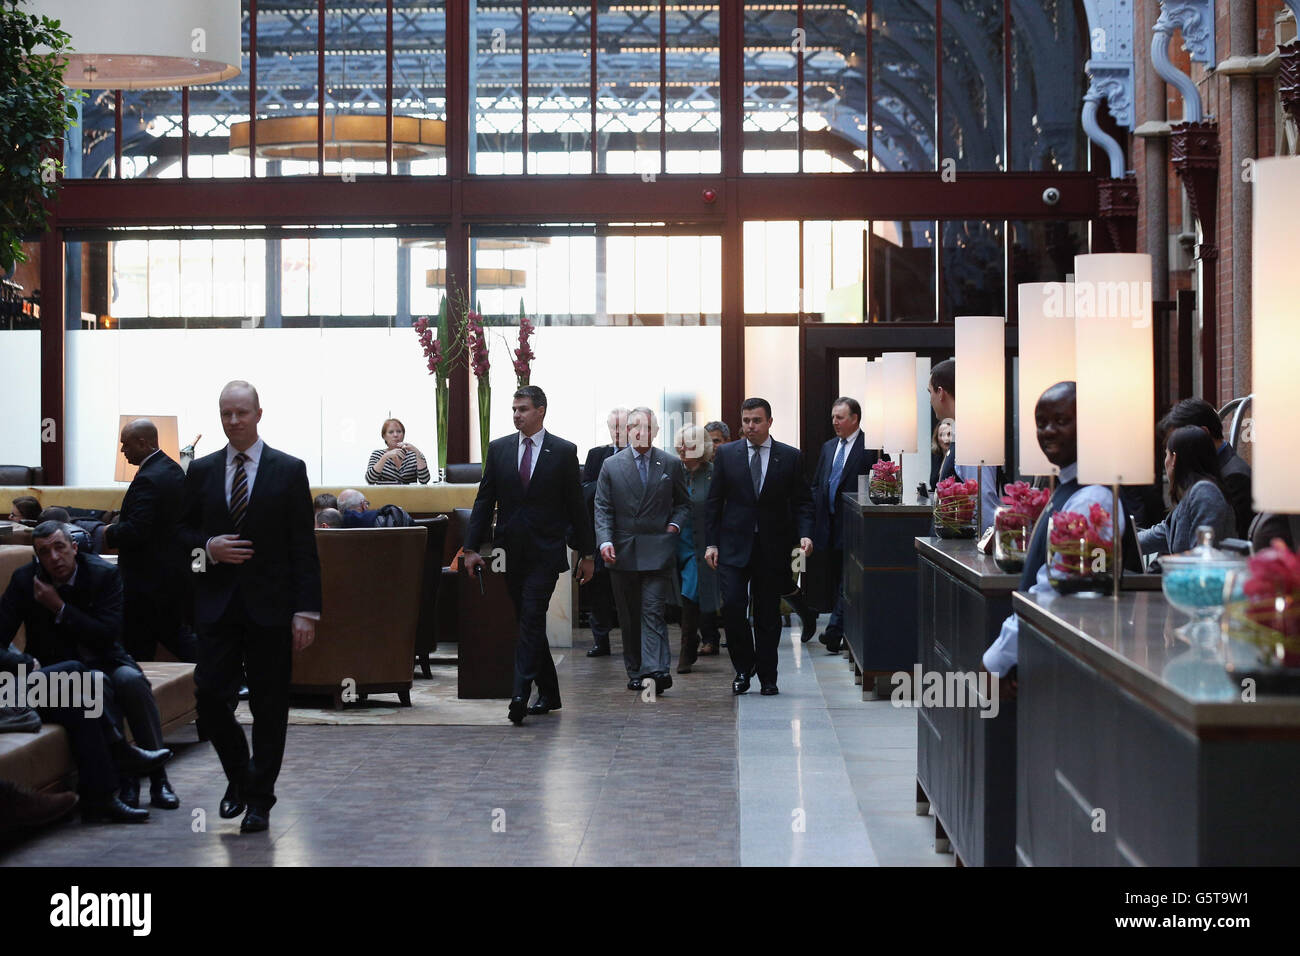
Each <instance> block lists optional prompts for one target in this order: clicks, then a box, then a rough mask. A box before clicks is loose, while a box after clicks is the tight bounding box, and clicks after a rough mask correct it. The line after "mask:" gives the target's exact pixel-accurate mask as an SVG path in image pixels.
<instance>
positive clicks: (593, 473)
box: [582, 407, 628, 657]
mask: <svg viewBox="0 0 1300 956" xmlns="http://www.w3.org/2000/svg"><path fill="white" fill-rule="evenodd" d="M627 416H628V410H627V409H626V408H622V407H619V408H613V409H610V412H609V415H608V416H606V418H605V427H606V428H608V429H609V444H608V445H597V446H596V447H595V448H593V449H591V451H589V452H587V461H586V463H585V464H584V465H583V466H582V497H583V499H584V500H585V501H586V502H587V515H588V517H590V518H591V520H592V522H593V523H594V522H595V520H596V511H595V509H596V480H597V479H598V478H599V477H600V469H601V466H602V465H604V464H605V462H606V460H607V459H609V457H610V456H611V455H614V454H616V453H618V452H619V451H621V450H622V449H623V447H624V446H625V445H626V444H627ZM610 582H611V579H610V576H609V569H608V567H607V566H606V564H605V561H604V559H603V558H601V557H600V555H599V554H597V556H596V570H595V574H594V576H593V577H592V579H591V587H589V588H587V601H588V603H589V604H590V605H591V648H590V649H589V650H588V651H587V656H588V657H607V656H609V632H610V631H612V630H613V629H614V625H615V623H616V621H617V620H618V617H617V615H616V613H615V611H614V591H613V588H612V587H611V583H610ZM624 650H625V651H626V648H624Z"/></svg>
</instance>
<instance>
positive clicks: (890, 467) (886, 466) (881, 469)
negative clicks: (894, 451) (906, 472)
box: [871, 461, 902, 481]
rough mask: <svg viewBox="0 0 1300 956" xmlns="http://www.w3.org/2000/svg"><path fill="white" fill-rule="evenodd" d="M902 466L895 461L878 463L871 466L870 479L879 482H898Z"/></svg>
mask: <svg viewBox="0 0 1300 956" xmlns="http://www.w3.org/2000/svg"><path fill="white" fill-rule="evenodd" d="M900 471H902V466H901V465H900V464H899V463H898V462H896V461H878V462H876V463H875V464H874V465H872V466H871V477H872V478H877V479H879V480H881V481H898V480H899V478H898V475H899V472H900Z"/></svg>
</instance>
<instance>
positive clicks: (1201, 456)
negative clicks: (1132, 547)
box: [1138, 425, 1237, 554]
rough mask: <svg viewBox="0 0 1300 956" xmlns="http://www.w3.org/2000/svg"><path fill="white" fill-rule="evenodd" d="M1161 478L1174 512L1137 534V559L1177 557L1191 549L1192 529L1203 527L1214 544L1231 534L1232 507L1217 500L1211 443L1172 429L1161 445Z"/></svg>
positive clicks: (1200, 433)
mask: <svg viewBox="0 0 1300 956" xmlns="http://www.w3.org/2000/svg"><path fill="white" fill-rule="evenodd" d="M1165 476H1166V477H1167V478H1168V479H1169V497H1170V498H1172V499H1173V501H1174V510H1173V511H1171V512H1170V513H1169V516H1168V517H1167V518H1165V520H1164V521H1161V522H1160V523H1159V524H1158V525H1156V526H1155V527H1153V528H1147V529H1146V530H1144V531H1139V532H1138V547H1139V548H1140V549H1141V551H1142V553H1143V554H1178V553H1179V552H1181V551H1186V550H1188V549H1189V548H1191V547H1193V546H1194V545H1195V544H1196V529H1197V528H1199V527H1200V526H1201V525H1209V526H1210V527H1211V528H1213V529H1214V540H1215V541H1222V540H1223V539H1224V538H1231V537H1233V536H1234V535H1235V534H1236V530H1237V522H1236V519H1235V518H1234V517H1233V514H1232V507H1231V506H1230V505H1229V504H1228V499H1227V498H1225V497H1224V495H1223V485H1222V482H1221V479H1220V477H1219V456H1218V453H1217V452H1216V451H1215V448H1214V440H1213V439H1212V438H1210V436H1209V434H1207V433H1206V431H1205V429H1203V428H1199V427H1197V426H1196V425H1184V426H1183V427H1182V428H1175V429H1174V430H1173V431H1171V432H1170V433H1169V436H1168V437H1167V438H1166V439H1165Z"/></svg>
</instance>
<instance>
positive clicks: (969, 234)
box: [941, 221, 1007, 322]
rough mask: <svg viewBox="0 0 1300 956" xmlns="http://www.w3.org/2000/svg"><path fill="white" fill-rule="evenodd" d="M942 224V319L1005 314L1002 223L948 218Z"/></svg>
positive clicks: (949, 320) (946, 320)
mask: <svg viewBox="0 0 1300 956" xmlns="http://www.w3.org/2000/svg"><path fill="white" fill-rule="evenodd" d="M941 225H942V227H943V265H942V271H943V290H944V305H943V319H944V321H945V322H951V321H952V318H953V316H957V315H1006V314H1007V313H1006V304H1005V303H1006V284H1005V283H1006V269H1005V268H1004V263H1005V261H1006V260H1005V258H1004V256H1005V250H1004V246H1003V235H1004V223H1002V222H1000V221H992V222H989V221H950V222H944V223H941Z"/></svg>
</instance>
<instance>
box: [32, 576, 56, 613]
mask: <svg viewBox="0 0 1300 956" xmlns="http://www.w3.org/2000/svg"><path fill="white" fill-rule="evenodd" d="M32 596H33V597H34V598H36V603H37V604H39V605H40V606H41V607H43V608H46V609H47V610H48V611H50V612H51V613H53V614H58V613H59V610H60V609H61V608H62V607H63V598H61V597H59V592H58V591H56V590H54V585H52V584H46V583H45V582H44V581H42V580H41V579H40V578H36V579H35V580H34V581H33V582H32Z"/></svg>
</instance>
